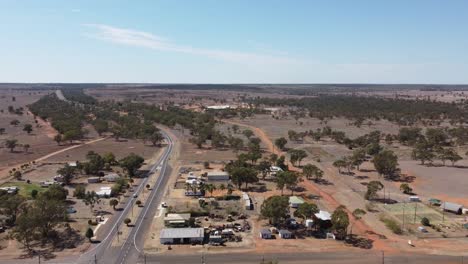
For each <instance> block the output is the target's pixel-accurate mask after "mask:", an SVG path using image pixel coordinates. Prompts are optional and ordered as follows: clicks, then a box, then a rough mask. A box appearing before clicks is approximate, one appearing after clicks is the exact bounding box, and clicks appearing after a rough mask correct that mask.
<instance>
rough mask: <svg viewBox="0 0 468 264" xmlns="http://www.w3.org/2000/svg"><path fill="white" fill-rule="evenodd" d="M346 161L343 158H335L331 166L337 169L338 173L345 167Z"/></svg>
mask: <svg viewBox="0 0 468 264" xmlns="http://www.w3.org/2000/svg"><path fill="white" fill-rule="evenodd" d="M346 166H347V163H346V161H345V160H344V159H342V158H341V159H337V160H335V161H334V162H333V167H335V168H337V169H338V173H341V169H342V168H346Z"/></svg>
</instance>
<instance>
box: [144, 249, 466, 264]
mask: <svg viewBox="0 0 468 264" xmlns="http://www.w3.org/2000/svg"><path fill="white" fill-rule="evenodd" d="M172 254H173V255H172ZM269 261H278V262H277V263H278V264H283V263H293V264H322V263H326V264H338V263H340V264H342V263H350V264H381V263H383V264H409V263H411V264H439V263H440V264H451V263H453V264H463V263H467V262H468V259H467V261H465V262H463V261H464V260H463V259H462V257H454V256H435V255H415V254H412V255H385V254H382V253H381V252H375V251H370V252H369V253H362V252H359V253H357V252H355V253H351V252H320V253H281V254H265V255H262V254H250V253H226V254H209V255H201V254H199V255H177V252H171V255H167V254H166V255H147V256H146V262H145V259H140V261H139V262H138V263H148V264H173V263H177V264H193V263H202V264H218V263H222V264H244V263H245V264H247V263H248V264H255V263H258V264H260V263H265V264H266V263H269ZM273 263H275V262H273Z"/></svg>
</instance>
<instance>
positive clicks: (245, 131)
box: [242, 129, 254, 139]
mask: <svg viewBox="0 0 468 264" xmlns="http://www.w3.org/2000/svg"><path fill="white" fill-rule="evenodd" d="M242 134H243V135H244V136H245V137H246V138H247V139H250V138H251V137H252V136H253V135H254V132H253V131H252V130H250V129H246V130H244V131H242Z"/></svg>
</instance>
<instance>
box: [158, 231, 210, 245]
mask: <svg viewBox="0 0 468 264" xmlns="http://www.w3.org/2000/svg"><path fill="white" fill-rule="evenodd" d="M204 238H205V231H204V229H203V228H163V229H162V230H161V233H160V235H159V242H161V244H164V245H167V244H193V243H200V244H201V243H203V240H204Z"/></svg>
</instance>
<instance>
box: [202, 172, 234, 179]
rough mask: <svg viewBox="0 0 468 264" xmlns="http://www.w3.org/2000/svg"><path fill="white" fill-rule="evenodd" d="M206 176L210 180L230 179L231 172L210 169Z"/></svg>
mask: <svg viewBox="0 0 468 264" xmlns="http://www.w3.org/2000/svg"><path fill="white" fill-rule="evenodd" d="M206 177H207V179H208V181H229V173H227V172H225V171H210V172H208V173H207V174H206Z"/></svg>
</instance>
